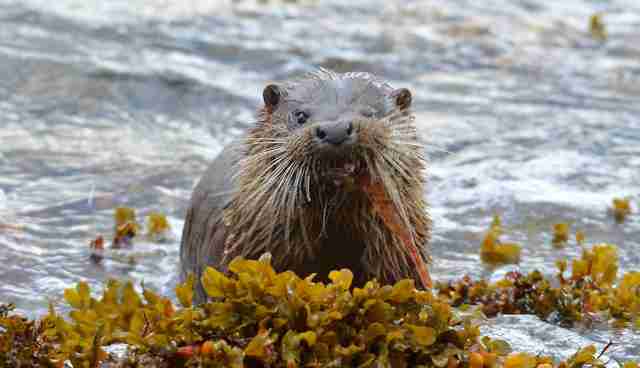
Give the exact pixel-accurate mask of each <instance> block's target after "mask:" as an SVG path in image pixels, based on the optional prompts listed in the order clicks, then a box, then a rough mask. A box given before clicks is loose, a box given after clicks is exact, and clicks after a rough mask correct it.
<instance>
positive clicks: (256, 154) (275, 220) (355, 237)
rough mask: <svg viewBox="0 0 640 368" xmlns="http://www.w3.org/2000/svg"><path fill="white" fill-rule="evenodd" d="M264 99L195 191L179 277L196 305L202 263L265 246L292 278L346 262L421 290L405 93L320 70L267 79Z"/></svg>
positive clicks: (416, 150)
mask: <svg viewBox="0 0 640 368" xmlns="http://www.w3.org/2000/svg"><path fill="white" fill-rule="evenodd" d="M263 100H264V106H263V107H262V108H261V109H260V111H259V114H258V116H259V118H258V121H257V122H256V123H255V125H254V126H253V127H251V128H250V129H249V130H248V132H247V133H245V135H244V136H243V137H242V138H240V139H238V140H237V141H236V142H234V143H232V144H230V145H229V146H227V147H225V148H224V149H223V151H222V152H221V153H220V154H219V155H218V156H217V158H216V159H215V160H214V161H213V163H211V165H210V166H209V168H208V169H207V170H206V172H205V173H204V175H203V177H202V178H201V180H200V182H199V183H198V184H197V186H196V187H195V189H194V191H193V194H192V198H191V206H190V208H189V209H188V211H187V215H186V219H185V224H184V229H183V235H182V242H181V247H180V262H181V275H182V278H183V279H184V278H185V277H186V276H187V275H188V274H195V276H196V277H197V280H198V281H197V285H196V293H195V300H196V302H199V303H201V302H203V301H205V300H206V296H205V293H204V290H203V288H202V286H201V283H200V281H199V280H200V276H201V275H202V271H203V270H204V268H205V267H206V266H213V267H215V268H216V269H218V270H221V271H226V267H227V265H228V264H229V262H230V261H231V260H232V259H233V258H235V257H237V256H242V257H245V258H253V259H255V258H259V257H260V256H261V255H262V254H263V253H265V252H269V253H271V256H272V259H271V262H272V265H273V267H274V268H275V269H276V270H277V271H280V272H282V271H285V270H291V271H294V272H295V273H296V274H297V275H299V276H301V277H305V276H307V275H310V274H317V276H319V277H320V278H321V279H322V280H326V279H327V275H328V273H329V272H330V271H332V270H338V269H342V268H348V269H350V270H351V271H352V272H353V274H354V280H353V284H354V285H355V286H361V285H363V284H364V283H365V282H366V281H367V280H369V279H372V278H376V279H377V280H378V281H379V282H382V283H393V282H396V281H398V280H400V279H403V278H410V279H414V280H416V281H417V282H418V285H419V286H422V287H424V288H428V287H430V286H431V285H430V282H431V281H430V279H429V277H428V273H426V272H425V270H424V265H425V264H427V263H428V262H429V260H430V258H429V252H428V248H427V245H428V242H429V240H430V236H431V219H430V216H429V213H428V208H427V203H426V201H425V198H424V197H425V191H424V189H425V185H426V178H425V171H426V159H425V157H424V148H423V145H422V143H421V140H420V138H419V136H418V134H417V132H416V127H415V122H414V120H415V118H414V115H413V114H412V112H411V102H412V95H411V92H410V91H409V90H408V89H406V88H399V89H394V88H392V87H391V86H390V85H389V84H388V83H387V82H385V81H384V80H382V79H379V78H378V77H376V76H374V75H372V74H369V73H361V72H351V73H343V74H341V73H336V72H333V71H330V70H326V69H320V70H318V71H316V72H312V73H309V74H306V75H304V76H302V77H300V78H297V79H294V80H291V81H287V82H283V83H278V84H270V85H267V86H266V87H265V88H264V90H263ZM390 218H391V219H392V220H391V221H390V220H389V219H390ZM421 265H422V268H421V267H420V266H421ZM421 270H422V272H421Z"/></svg>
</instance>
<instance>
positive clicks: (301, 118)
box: [293, 110, 309, 125]
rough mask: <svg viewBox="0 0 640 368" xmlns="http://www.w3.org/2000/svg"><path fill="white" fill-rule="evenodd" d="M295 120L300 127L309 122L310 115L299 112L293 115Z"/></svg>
mask: <svg viewBox="0 0 640 368" xmlns="http://www.w3.org/2000/svg"><path fill="white" fill-rule="evenodd" d="M293 119H294V120H295V121H296V122H297V123H298V124H300V125H302V124H304V123H306V122H307V120H308V119H309V114H308V113H307V112H305V111H302V110H297V111H295V112H294V113H293Z"/></svg>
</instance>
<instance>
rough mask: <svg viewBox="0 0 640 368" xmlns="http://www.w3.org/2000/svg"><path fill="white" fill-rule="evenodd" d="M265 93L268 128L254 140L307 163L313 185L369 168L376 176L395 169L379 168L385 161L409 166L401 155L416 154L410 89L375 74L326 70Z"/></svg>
mask: <svg viewBox="0 0 640 368" xmlns="http://www.w3.org/2000/svg"><path fill="white" fill-rule="evenodd" d="M263 98H264V110H263V114H262V120H263V121H262V128H263V129H266V130H263V131H262V134H260V138H258V139H257V140H255V143H259V144H260V143H262V144H265V145H267V144H268V145H269V146H270V148H272V149H276V150H277V151H279V152H280V153H281V154H283V155H286V156H287V159H288V160H290V161H295V162H297V163H298V164H300V165H301V166H303V167H308V168H309V169H308V170H309V174H310V175H312V177H313V180H312V181H313V182H314V183H313V184H314V185H325V184H329V185H330V184H331V183H333V185H336V186H340V185H342V184H343V183H344V180H345V179H346V178H349V177H354V176H356V175H359V174H363V173H365V172H366V173H367V174H370V175H373V176H374V177H377V176H379V174H380V171H381V170H384V171H386V172H390V171H389V170H390V169H389V168H383V167H376V165H380V164H383V161H386V162H387V164H389V165H394V166H396V168H395V169H401V170H402V169H410V168H408V167H404V166H405V165H403V162H402V161H403V160H402V157H400V156H402V155H407V156H408V158H410V159H413V160H415V159H416V157H415V155H416V152H415V150H413V149H412V148H411V147H407V146H406V145H407V144H409V145H415V144H416V140H417V137H416V134H415V128H414V126H413V116H412V115H411V113H410V107H411V92H409V90H408V89H406V88H398V89H394V88H392V87H391V86H390V85H389V84H387V83H385V82H384V81H381V80H380V79H378V78H376V77H374V76H373V75H371V74H368V73H347V74H336V73H333V72H330V71H326V70H321V71H320V72H317V73H313V74H311V75H307V76H305V77H303V78H301V79H299V80H296V81H293V82H289V83H284V84H271V85H268V86H267V87H265V89H264V91H263ZM264 133H267V134H264ZM267 137H269V138H270V140H269V141H268V142H267V141H265V140H264V139H265V138H267ZM259 141H261V142H259ZM398 164H399V165H398ZM391 171H393V169H391ZM402 174H403V176H406V175H408V174H411V173H408V172H405V173H402ZM411 175H415V174H411Z"/></svg>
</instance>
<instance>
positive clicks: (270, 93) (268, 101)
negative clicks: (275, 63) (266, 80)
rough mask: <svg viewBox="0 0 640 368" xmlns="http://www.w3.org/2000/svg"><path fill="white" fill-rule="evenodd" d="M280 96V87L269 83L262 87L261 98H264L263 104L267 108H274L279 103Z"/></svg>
mask: <svg viewBox="0 0 640 368" xmlns="http://www.w3.org/2000/svg"><path fill="white" fill-rule="evenodd" d="M281 98H282V93H281V91H280V87H278V86H276V85H275V84H270V85H268V86H266V87H264V91H262V99H263V100H264V105H265V106H266V107H268V108H269V109H272V110H273V109H275V108H276V107H277V106H278V104H279V103H280V99H281Z"/></svg>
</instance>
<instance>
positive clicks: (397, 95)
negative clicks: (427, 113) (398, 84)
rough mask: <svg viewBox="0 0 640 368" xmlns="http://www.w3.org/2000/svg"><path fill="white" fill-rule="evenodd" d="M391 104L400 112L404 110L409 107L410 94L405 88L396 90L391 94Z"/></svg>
mask: <svg viewBox="0 0 640 368" xmlns="http://www.w3.org/2000/svg"><path fill="white" fill-rule="evenodd" d="M391 97H393V102H394V103H395V104H396V106H397V107H398V108H399V109H400V110H405V109H408V108H409V107H411V92H410V91H409V90H408V89H406V88H399V89H396V90H395V91H393V92H392V93H391Z"/></svg>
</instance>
